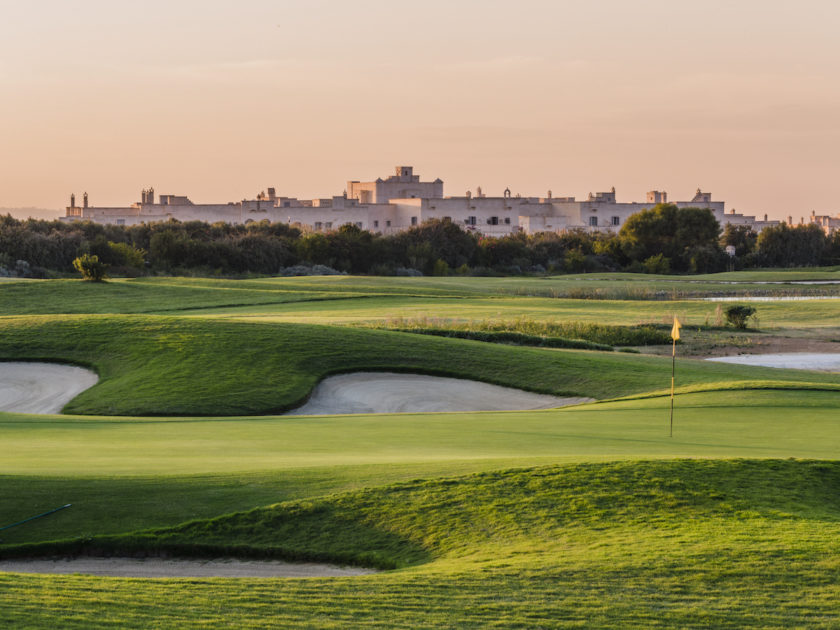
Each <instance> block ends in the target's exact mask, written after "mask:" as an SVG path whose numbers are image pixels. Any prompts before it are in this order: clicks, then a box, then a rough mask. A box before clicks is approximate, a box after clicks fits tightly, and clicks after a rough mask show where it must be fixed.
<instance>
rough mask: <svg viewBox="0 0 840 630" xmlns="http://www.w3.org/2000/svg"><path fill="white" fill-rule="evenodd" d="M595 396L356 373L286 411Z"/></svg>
mask: <svg viewBox="0 0 840 630" xmlns="http://www.w3.org/2000/svg"><path fill="white" fill-rule="evenodd" d="M592 400H593V399H592V398H558V397H557V396H545V395H542V394H532V393H531V392H524V391H522V390H519V389H512V388H510V387H499V386H498V385H490V384H488V383H480V382H477V381H467V380H462V379H457V378H443V377H440V376H424V375H420V374H394V373H390V372H355V373H353V374H342V375H340V376H331V377H329V378H326V379H324V380H323V381H321V382H320V383H319V384H318V386H317V387H315V390H314V391H313V392H312V396H311V397H310V399H309V401H308V402H307V403H306V404H305V405H303V406H302V407H298V408H297V409H294V410H292V411H290V412H288V414H286V415H295V416H303V415H326V414H348V413H400V412H408V413H419V412H435V411H440V412H445V411H506V410H519V409H549V408H552V407H563V406H566V405H574V404H578V403H582V402H590V401H592Z"/></svg>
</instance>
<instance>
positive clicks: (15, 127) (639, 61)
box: [0, 0, 840, 217]
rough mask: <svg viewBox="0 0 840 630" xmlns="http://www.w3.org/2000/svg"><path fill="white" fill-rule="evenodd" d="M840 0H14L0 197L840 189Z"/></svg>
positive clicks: (5, 7) (742, 200)
mask: <svg viewBox="0 0 840 630" xmlns="http://www.w3.org/2000/svg"><path fill="white" fill-rule="evenodd" d="M837 33H840V3H838V2H834V1H827V0H821V1H816V0H799V1H797V2H778V1H772V0H771V1H767V0H765V1H764V2H759V1H752V0H728V1H726V2H722V1H718V0H705V1H704V2H692V3H690V4H689V3H687V2H683V1H680V0H668V1H660V0H635V1H633V2H627V1H623V0H602V1H598V0H591V1H589V2H584V1H580V2H578V1H563V0H557V1H538V0H516V1H514V0H508V1H505V2H500V1H494V0H480V1H473V0H447V1H439V0H427V1H426V2H411V3H407V2H382V1H380V0H354V1H353V2H348V1H344V0H334V1H330V0H305V1H299V0H286V1H277V0H275V1H268V0H266V1H261V0H238V1H236V2H233V1H229V2H222V1H212V0H201V1H179V0H168V1H166V2H161V1H157V0H146V1H144V2H137V3H122V2H120V3H117V2H112V1H105V0H77V1H74V2H67V1H66V0H54V1H39V0H32V1H31V2H20V1H17V2H11V1H9V0H0V85H2V91H1V92H0V207H4V206H5V207H12V206H41V207H46V208H59V207H64V206H65V205H67V203H68V198H69V195H70V193H71V192H75V193H76V195H77V197H80V196H81V194H82V192H83V191H85V190H86V191H88V193H89V194H90V198H91V203H92V204H93V205H127V204H128V203H130V202H133V201H137V200H139V196H140V190H141V188H144V187H147V186H154V187H155V190H156V191H157V192H159V193H171V194H186V195H189V196H190V198H191V199H192V200H193V201H196V202H216V201H233V200H238V199H242V198H243V197H249V198H251V197H253V196H254V195H255V194H256V193H257V192H259V191H260V190H263V189H264V188H266V187H268V186H274V187H275V188H276V189H277V193H278V194H281V195H288V196H299V197H302V198H311V197H315V196H328V195H332V194H341V192H342V190H343V189H344V184H345V181H346V180H347V179H362V180H366V179H375V178H376V177H377V176H379V175H382V176H385V175H388V174H391V173H392V171H393V166H394V165H396V164H413V165H414V166H415V167H416V172H419V173H420V175H421V176H422V177H423V178H424V179H434V178H435V177H440V178H442V179H443V180H444V181H445V192H446V193H447V194H450V195H456V194H457V195H460V194H463V193H464V192H465V191H466V190H467V189H472V190H473V191H474V190H475V188H476V186H479V185H480V186H482V188H483V190H484V192H485V193H487V194H490V195H494V194H496V195H498V194H501V192H502V190H503V189H504V188H505V187H506V186H509V187H510V188H511V189H512V190H513V191H514V192H519V193H522V194H523V195H526V194H530V195H544V194H545V192H546V191H547V190H548V189H551V190H552V192H553V194H554V195H555V196H572V195H574V196H577V197H579V198H580V197H583V196H585V195H586V194H587V193H588V192H590V191H593V192H594V191H598V190H609V188H610V187H611V186H615V187H616V189H617V191H618V198H619V200H620V201H641V200H643V199H644V193H645V191H647V190H651V189H654V188H656V189H660V190H661V189H664V190H667V191H668V193H669V196H670V198H671V199H673V200H683V199H690V197H691V196H692V195H693V192H694V190H695V189H696V188H697V187H698V186H700V187H702V188H703V189H704V190H711V191H712V193H713V198H715V199H723V200H725V201H726V202H727V204H728V207H730V208H731V207H735V208H736V209H737V210H738V211H744V212H750V213H759V214H763V213H765V212H767V213H769V214H770V215H771V216H773V217H782V216H787V215H788V214H793V215H794V216H802V215H804V214H807V213H810V211H811V210H817V211H818V212H819V213H831V214H834V213H837V212H840V202H837V201H835V198H836V195H835V191H834V184H835V176H836V175H837V173H838V166H840V157H838V144H839V143H838V141H840V43H838V41H840V37H838V35H837Z"/></svg>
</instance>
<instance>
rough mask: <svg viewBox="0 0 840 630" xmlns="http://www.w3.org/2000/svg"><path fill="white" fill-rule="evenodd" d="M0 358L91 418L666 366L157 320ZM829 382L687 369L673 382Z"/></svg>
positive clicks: (637, 374)
mask: <svg viewBox="0 0 840 630" xmlns="http://www.w3.org/2000/svg"><path fill="white" fill-rule="evenodd" d="M0 359H5V360H20V359H24V360H52V361H66V362H68V363H76V364H81V365H85V366H91V367H93V368H95V369H96V371H97V372H98V374H99V376H100V381H99V383H98V384H97V385H96V386H94V387H92V388H91V389H89V390H87V391H85V392H83V393H82V394H80V395H79V396H78V397H76V398H75V399H74V400H73V401H71V402H70V403H69V404H68V405H67V406H66V407H65V412H67V413H78V414H98V415H147V416H149V415H157V416H160V415H208V416H223V415H242V414H265V413H273V412H279V411H285V410H287V409H290V408H293V407H295V406H298V405H299V404H300V403H302V402H303V401H304V400H305V399H306V397H307V396H308V395H309V393H310V392H311V390H312V388H313V387H314V386H315V384H316V383H317V382H318V381H319V380H321V379H323V378H324V377H326V376H329V375H331V374H337V373H342V372H353V371H365V370H370V371H398V372H399V371H401V372H416V373H422V374H433V375H439V376H451V377H456V378H464V379H472V380H478V381H484V382H488V383H493V384H497V385H504V386H508V387H516V388H519V389H523V390H527V391H533V392H537V393H543V394H554V395H559V396H589V397H593V398H613V397H618V396H628V395H632V394H640V393H643V392H649V391H655V390H659V389H660V388H661V387H662V386H663V383H667V382H668V381H669V377H670V363H669V361H668V360H666V359H662V358H659V357H650V356H630V355H621V354H616V353H601V352H587V351H575V350H552V349H541V348H527V347H516V346H506V345H497V344H483V343H476V342H471V341H468V340H461V339H446V338H438V337H432V336H425V335H410V334H405V333H398V332H392V331H383V330H369V329H359V328H348V327H335V326H320V325H308V324H267V323H252V322H249V323H244V322H235V321H227V320H213V319H210V320H205V319H188V318H175V317H164V316H153V315H65V316H49V315H47V316H30V317H5V318H2V319H0ZM761 380H773V381H780V380H784V381H789V382H795V383H801V382H806V381H807V382H810V383H816V384H820V383H826V384H827V387H832V386H833V387H836V384H837V376H836V375H832V374H818V373H810V372H802V371H796V370H775V369H771V368H755V367H752V366H746V367H745V366H737V365H728V364H724V363H715V364H712V363H707V362H701V361H683V362H682V365H681V368H680V374H679V380H678V384H679V385H680V386H691V385H697V384H703V383H707V384H708V383H723V382H735V383H736V385H737V382H739V381H751V382H760V381H761Z"/></svg>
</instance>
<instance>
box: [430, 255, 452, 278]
mask: <svg viewBox="0 0 840 630" xmlns="http://www.w3.org/2000/svg"><path fill="white" fill-rule="evenodd" d="M432 275H433V276H448V275H449V265H447V264H446V261H445V260H443V259H442V258H438V259H437V260H436V261H435V264H434V267H432Z"/></svg>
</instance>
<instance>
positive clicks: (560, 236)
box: [0, 204, 840, 277]
mask: <svg viewBox="0 0 840 630" xmlns="http://www.w3.org/2000/svg"><path fill="white" fill-rule="evenodd" d="M729 245H731V246H733V247H734V248H735V254H736V256H735V258H734V260H730V257H729V256H728V255H727V254H726V252H725V248H726V247H727V246H729ZM85 255H87V256H88V257H89V258H88V260H89V259H90V258H92V257H94V256H95V257H96V258H97V259H98V261H99V262H100V263H101V264H103V265H106V266H107V268H108V269H109V270H110V273H111V274H112V275H129V276H132V275H143V274H149V273H165V274H186V275H242V274H249V273H253V274H277V273H280V272H281V271H282V270H286V269H289V268H290V267H295V266H313V265H320V266H325V267H329V268H331V269H334V270H336V271H338V272H346V273H350V274H371V275H416V274H418V273H422V274H424V275H449V274H464V275H496V274H520V273H546V272H548V273H579V272H595V271H636V272H648V273H711V272H716V271H723V270H725V269H727V267H728V266H729V265H731V264H734V265H735V266H736V268H749V267H799V266H814V265H836V264H840V233H835V234H833V235H831V236H826V235H825V234H824V233H823V231H822V230H821V229H820V228H819V226H816V225H800V226H796V227H790V226H787V225H784V224H782V225H779V226H778V227H771V228H766V229H765V230H763V231H762V232H761V233H760V234H756V233H755V232H753V231H752V230H751V229H749V228H748V227H744V226H732V225H727V226H726V228H725V229H724V230H722V231H721V228H720V225H719V224H718V222H717V220H716V219H715V217H714V215H713V214H712V213H711V212H710V211H708V210H705V209H699V208H677V207H676V206H675V205H673V204H660V205H658V206H656V207H654V208H652V209H650V210H645V211H642V212H639V213H637V214H634V215H632V216H631V217H629V218H628V220H627V221H626V222H625V224H624V226H622V228H621V230H620V231H619V232H618V233H617V234H616V233H597V232H587V231H584V230H570V231H567V232H561V233H554V232H545V233H539V234H532V235H527V234H522V233H520V234H513V235H510V236H505V237H501V238H491V237H485V236H481V235H477V234H473V233H470V232H466V231H464V230H462V229H461V228H460V227H459V226H458V225H455V224H453V223H451V222H448V221H440V220H433V221H429V222H427V223H424V224H422V225H419V226H416V227H413V228H411V229H409V230H406V231H404V232H400V233H397V234H393V235H382V234H374V233H371V232H367V231H364V230H361V229H359V228H357V227H355V226H353V225H350V224H348V225H343V226H341V227H339V228H338V229H336V230H333V231H329V232H312V231H309V230H304V229H301V228H299V227H297V226H290V225H287V224H285V223H268V222H267V221H263V222H259V223H256V222H255V223H249V224H247V225H231V224H227V223H213V224H207V223H203V222H199V221H190V222H183V223H182V222H178V221H174V220H172V221H169V222H162V223H151V224H142V225H132V226H118V225H101V224H96V223H91V222H75V223H62V222H60V221H44V220H34V219H28V220H17V219H14V218H12V217H11V216H9V215H6V216H0V274H2V275H7V276H9V275H19V276H33V277H50V276H54V275H61V274H69V273H72V272H73V269H74V265H73V262H74V260H76V259H77V258H80V257H82V256H85Z"/></svg>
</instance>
